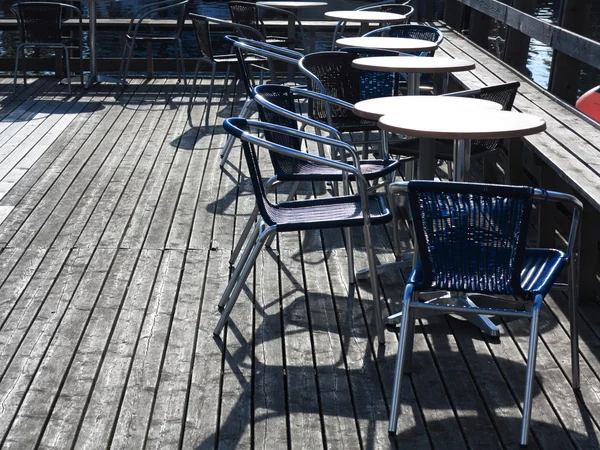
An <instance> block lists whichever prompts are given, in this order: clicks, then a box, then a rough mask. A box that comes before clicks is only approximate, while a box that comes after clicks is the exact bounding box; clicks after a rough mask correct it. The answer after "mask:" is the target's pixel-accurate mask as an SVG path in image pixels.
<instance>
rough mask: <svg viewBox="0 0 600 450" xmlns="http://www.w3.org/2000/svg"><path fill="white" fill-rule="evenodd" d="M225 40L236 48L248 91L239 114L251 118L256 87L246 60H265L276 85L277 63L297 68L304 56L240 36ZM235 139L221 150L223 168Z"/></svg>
mask: <svg viewBox="0 0 600 450" xmlns="http://www.w3.org/2000/svg"><path fill="white" fill-rule="evenodd" d="M225 39H226V40H228V41H230V42H231V43H232V44H233V46H234V50H235V55H236V57H237V60H238V66H239V71H240V76H241V79H242V83H243V85H244V88H245V90H246V101H245V102H244V105H243V106H242V110H241V111H240V113H239V117H242V118H249V117H250V116H251V115H252V107H253V105H254V91H253V89H254V87H255V85H254V78H253V77H252V74H251V68H252V64H249V63H248V62H246V58H248V57H250V56H256V57H260V58H264V59H265V60H266V61H267V64H268V70H269V72H270V73H271V82H272V83H275V82H276V81H277V79H276V74H275V65H274V63H275V61H280V62H284V63H286V64H291V65H293V66H297V65H298V61H299V60H300V58H302V57H303V56H304V55H303V54H302V53H300V52H297V51H295V50H290V49H287V48H283V47H279V46H276V45H272V44H269V43H267V42H261V41H256V40H253V39H247V38H243V37H239V36H225ZM259 69H261V74H262V70H264V68H263V67H259ZM261 78H262V76H261ZM261 81H262V80H261ZM234 139H235V138H234V137H233V135H229V136H228V137H227V140H226V141H225V145H224V146H223V148H222V149H221V164H220V167H221V168H223V167H224V166H225V163H226V162H227V159H228V158H229V154H230V153H231V149H232V148H233V142H234Z"/></svg>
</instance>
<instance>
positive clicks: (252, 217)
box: [229, 206, 258, 266]
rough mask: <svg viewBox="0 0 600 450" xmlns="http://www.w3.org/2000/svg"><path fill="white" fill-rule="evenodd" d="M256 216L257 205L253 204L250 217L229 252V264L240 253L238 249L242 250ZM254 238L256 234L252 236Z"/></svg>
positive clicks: (233, 262) (232, 263) (233, 261)
mask: <svg viewBox="0 0 600 450" xmlns="http://www.w3.org/2000/svg"><path fill="white" fill-rule="evenodd" d="M257 217H258V207H257V206H255V207H254V210H253V211H252V214H250V217H249V218H248V222H246V226H245V227H244V229H243V230H242V234H240V237H239V240H238V242H237V244H236V245H235V248H234V249H233V252H231V257H230V258H229V264H231V265H232V266H233V265H235V260H236V259H237V257H238V255H239V254H240V251H241V250H242V247H243V245H244V242H246V241H247V239H248V235H249V234H250V230H253V229H254V227H253V226H254V223H255V222H256V218H257ZM254 239H256V236H254Z"/></svg>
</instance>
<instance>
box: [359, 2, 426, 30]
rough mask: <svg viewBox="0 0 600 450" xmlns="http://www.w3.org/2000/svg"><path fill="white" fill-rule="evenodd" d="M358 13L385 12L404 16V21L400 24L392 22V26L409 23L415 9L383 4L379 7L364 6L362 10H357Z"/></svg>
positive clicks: (397, 4)
mask: <svg viewBox="0 0 600 450" xmlns="http://www.w3.org/2000/svg"><path fill="white" fill-rule="evenodd" d="M359 10H360V11H381V12H387V13H394V14H401V15H403V16H405V19H404V20H403V21H401V22H398V21H394V22H393V23H394V24H398V25H399V24H404V23H409V22H410V17H411V16H412V15H413V13H414V12H415V9H414V8H413V7H412V6H410V5H407V4H400V3H384V4H381V5H374V6H365V7H363V8H360V9H359ZM383 24H389V25H392V23H389V22H383Z"/></svg>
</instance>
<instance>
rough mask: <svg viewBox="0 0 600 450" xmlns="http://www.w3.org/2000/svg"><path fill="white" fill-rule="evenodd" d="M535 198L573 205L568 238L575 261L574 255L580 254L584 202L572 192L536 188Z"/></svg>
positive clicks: (570, 259)
mask: <svg viewBox="0 0 600 450" xmlns="http://www.w3.org/2000/svg"><path fill="white" fill-rule="evenodd" d="M533 199H534V200H536V201H540V202H544V201H549V202H554V203H563V204H568V205H571V206H572V207H573V218H572V220H571V228H570V230H569V236H568V239H567V254H568V255H569V261H571V262H572V261H573V258H574V256H575V255H576V254H577V255H578V254H579V251H580V249H579V246H580V243H579V236H580V228H581V224H580V221H581V220H580V219H581V213H582V211H583V204H582V203H581V201H580V200H579V199H578V198H577V197H575V196H573V195H570V194H565V193H563V192H556V191H546V190H544V189H534V193H533Z"/></svg>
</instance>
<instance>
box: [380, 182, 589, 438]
mask: <svg viewBox="0 0 600 450" xmlns="http://www.w3.org/2000/svg"><path fill="white" fill-rule="evenodd" d="M391 189H392V191H393V192H396V193H407V194H408V200H409V205H410V212H411V214H412V218H413V233H414V239H415V241H416V246H417V249H418V254H419V259H418V261H417V263H416V264H415V266H414V268H413V271H412V273H411V274H410V277H409V279H408V282H407V284H406V288H405V291H404V299H403V306H402V312H401V313H400V314H401V325H400V342H399V345H398V355H397V360H396V371H395V376H394V387H393V391H392V406H391V409H390V422H389V430H388V431H389V432H390V433H395V432H396V427H397V421H398V415H399V409H400V389H401V381H402V374H403V372H404V369H405V368H406V367H407V366H409V358H410V354H411V353H412V340H413V333H414V320H415V315H416V313H417V312H419V313H428V312H432V311H433V312H436V313H437V312H444V313H450V314H460V315H464V314H487V315H499V316H502V315H505V316H512V317H527V318H530V319H531V326H530V338H529V350H528V354H527V377H526V382H525V396H524V401H523V422H522V427H521V445H527V439H528V434H529V422H530V417H531V404H532V386H533V379H534V375H535V358H536V349H537V337H538V322H539V312H540V307H541V305H542V301H543V299H544V296H545V295H546V294H547V293H548V291H549V290H550V289H551V288H552V287H553V286H555V287H559V286H560V287H564V285H561V284H559V283H557V282H556V279H557V277H558V275H559V274H560V273H561V271H562V269H563V268H564V267H565V266H568V269H569V270H568V288H569V305H570V306H569V309H570V323H571V330H570V335H571V353H572V354H571V357H572V362H571V364H572V380H571V382H572V386H573V388H574V389H578V388H579V362H578V356H577V355H578V338H577V327H576V318H577V297H578V281H577V274H578V261H577V256H578V254H579V242H578V239H579V238H578V236H579V217H580V214H581V209H582V204H581V202H580V201H579V200H577V199H576V198H575V197H573V196H571V195H568V194H561V193H558V192H550V191H544V190H540V189H533V188H530V187H520V186H504V185H489V184H474V183H454V182H435V181H412V182H408V183H394V184H392V185H391ZM542 201H553V202H561V203H564V204H568V205H569V206H572V208H573V219H572V223H571V230H570V233H569V236H568V245H567V249H566V251H560V250H557V249H550V248H526V239H527V231H528V228H529V220H530V215H531V209H532V205H533V203H534V202H542ZM440 290H441V291H449V292H450V293H451V295H452V296H451V297H448V296H446V297H444V298H438V299H434V300H430V301H428V302H421V301H419V296H418V294H419V293H421V292H426V291H440ZM466 293H478V294H482V295H488V296H498V295H508V296H512V297H514V298H515V299H516V302H517V304H518V305H520V306H521V307H520V308H519V307H517V308H514V306H515V305H514V302H512V303H513V305H512V306H513V308H512V309H504V308H501V307H496V308H480V307H477V306H476V305H475V303H473V302H468V301H467V300H466V298H467V297H466ZM464 305H466V306H464ZM396 316H397V315H396ZM392 319H393V320H395V319H397V317H392ZM388 320H389V318H388Z"/></svg>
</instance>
